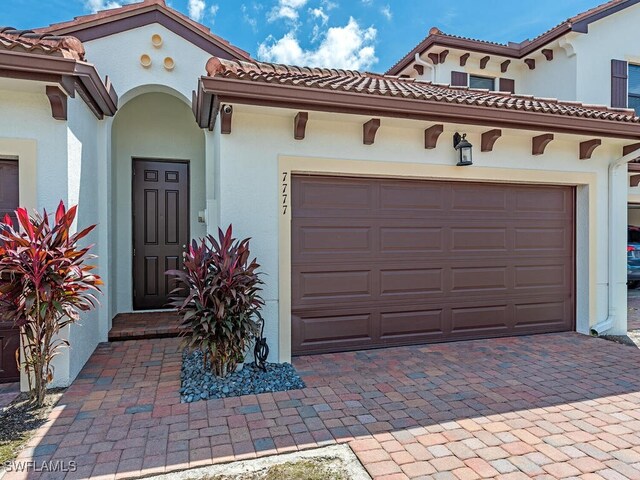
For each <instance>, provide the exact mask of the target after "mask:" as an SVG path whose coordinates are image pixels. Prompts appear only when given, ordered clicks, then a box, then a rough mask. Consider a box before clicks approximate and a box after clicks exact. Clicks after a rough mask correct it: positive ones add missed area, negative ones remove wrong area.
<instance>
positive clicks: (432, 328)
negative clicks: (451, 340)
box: [380, 309, 444, 342]
mask: <svg viewBox="0 0 640 480" xmlns="http://www.w3.org/2000/svg"><path fill="white" fill-rule="evenodd" d="M443 334H444V315H443V310H442V309H436V310H417V311H411V312H383V313H381V314H380V339H381V340H383V341H387V342H388V341H403V340H406V339H409V340H412V341H414V340H418V339H422V338H424V337H438V336H442V335H443Z"/></svg>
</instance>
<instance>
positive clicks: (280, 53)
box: [258, 17, 378, 70]
mask: <svg viewBox="0 0 640 480" xmlns="http://www.w3.org/2000/svg"><path fill="white" fill-rule="evenodd" d="M376 35H377V31H376V29H375V28H374V27H369V28H361V27H360V25H359V24H358V22H357V21H356V20H355V19H354V18H353V17H351V18H349V22H348V23H347V24H346V25H345V26H344V27H331V28H329V29H328V30H327V31H326V33H325V34H324V35H323V38H322V41H321V42H320V45H318V48H316V49H309V50H305V49H303V48H302V46H301V45H300V42H299V41H298V39H297V37H296V33H295V31H290V32H288V33H287V34H285V35H284V36H283V37H282V38H280V39H277V40H276V39H275V38H273V37H272V36H269V37H268V38H267V40H266V41H265V42H263V43H262V44H261V45H260V46H259V47H258V57H259V58H260V59H262V60H264V61H267V62H275V63H287V64H293V65H308V66H315V67H332V68H345V69H353V70H364V69H368V68H370V67H371V66H372V65H373V64H375V63H376V62H377V61H378V59H377V58H376V52H375V46H374V43H375V39H376Z"/></svg>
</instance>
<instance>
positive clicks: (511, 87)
mask: <svg viewBox="0 0 640 480" xmlns="http://www.w3.org/2000/svg"><path fill="white" fill-rule="evenodd" d="M500 91H501V92H509V93H516V81H515V80H514V79H512V78H501V79H500Z"/></svg>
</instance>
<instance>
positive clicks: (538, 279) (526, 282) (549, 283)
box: [514, 263, 571, 290]
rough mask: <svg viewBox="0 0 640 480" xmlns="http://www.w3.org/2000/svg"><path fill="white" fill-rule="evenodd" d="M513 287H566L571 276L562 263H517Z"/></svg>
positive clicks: (568, 285) (523, 288)
mask: <svg viewBox="0 0 640 480" xmlns="http://www.w3.org/2000/svg"><path fill="white" fill-rule="evenodd" d="M514 270H515V285H514V287H515V288H517V289H521V290H527V289H533V288H554V287H559V288H565V289H566V288H568V287H570V282H571V276H570V275H569V272H567V266H566V264H564V263H561V264H555V265H517V266H515V267H514Z"/></svg>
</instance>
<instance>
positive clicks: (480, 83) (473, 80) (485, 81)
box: [469, 75, 640, 90]
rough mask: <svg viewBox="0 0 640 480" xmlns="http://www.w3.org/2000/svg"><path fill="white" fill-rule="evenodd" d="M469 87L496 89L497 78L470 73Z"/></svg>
mask: <svg viewBox="0 0 640 480" xmlns="http://www.w3.org/2000/svg"><path fill="white" fill-rule="evenodd" d="M639 79H640V77H639ZM639 85H640V82H639ZM469 88H483V89H485V90H495V79H493V78H491V77H480V76H478V75H469Z"/></svg>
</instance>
